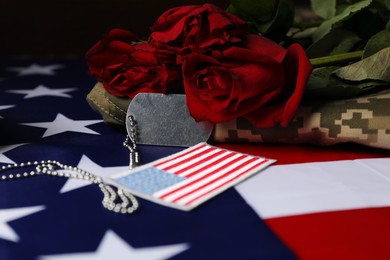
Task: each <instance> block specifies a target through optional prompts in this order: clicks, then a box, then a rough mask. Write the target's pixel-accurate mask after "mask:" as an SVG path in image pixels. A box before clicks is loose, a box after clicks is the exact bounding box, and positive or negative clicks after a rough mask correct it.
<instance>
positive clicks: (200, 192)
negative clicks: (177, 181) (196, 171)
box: [176, 159, 264, 205]
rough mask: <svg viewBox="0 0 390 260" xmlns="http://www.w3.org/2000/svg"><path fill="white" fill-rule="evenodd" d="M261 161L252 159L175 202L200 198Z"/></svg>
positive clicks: (180, 202)
mask: <svg viewBox="0 0 390 260" xmlns="http://www.w3.org/2000/svg"><path fill="white" fill-rule="evenodd" d="M262 161H264V159H259V160H256V161H253V162H251V163H249V164H248V165H245V166H244V167H242V168H240V169H239V170H237V171H234V172H233V173H231V174H229V175H227V176H226V177H224V178H222V179H220V180H218V181H216V182H214V183H211V184H210V185H207V186H206V187H204V188H202V189H200V190H198V191H196V192H194V193H191V194H189V195H188V196H185V197H183V198H182V199H180V200H178V201H177V202H176V203H177V204H180V205H184V204H186V203H187V202H189V201H191V200H193V199H194V198H197V197H199V198H198V199H197V200H199V199H202V197H200V196H201V195H204V194H206V193H207V192H209V191H211V190H213V189H215V188H216V187H218V186H220V185H221V184H223V183H225V182H229V181H231V180H233V179H234V178H236V177H237V176H238V175H240V174H242V173H244V172H246V171H248V170H249V169H250V168H251V167H253V166H255V165H256V164H258V163H260V162H262ZM225 185H226V184H225ZM192 190H193V189H192ZM197 200H195V201H193V202H192V203H196V201H197Z"/></svg>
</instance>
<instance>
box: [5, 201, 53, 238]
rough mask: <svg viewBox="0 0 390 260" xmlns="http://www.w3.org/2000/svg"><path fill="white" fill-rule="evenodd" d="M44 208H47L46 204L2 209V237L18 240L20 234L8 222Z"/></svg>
mask: <svg viewBox="0 0 390 260" xmlns="http://www.w3.org/2000/svg"><path fill="white" fill-rule="evenodd" d="M43 209H45V207H44V206H33V207H24V208H12V209H0V239H6V240H10V241H13V242H18V241H19V236H18V234H16V232H15V231H14V230H13V229H12V228H11V227H10V226H9V225H8V224H7V222H9V221H12V220H16V219H19V218H23V217H25V216H27V215H31V214H34V213H35V212H38V211H41V210H43Z"/></svg>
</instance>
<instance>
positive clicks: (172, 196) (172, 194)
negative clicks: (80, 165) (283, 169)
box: [114, 143, 275, 210]
mask: <svg viewBox="0 0 390 260" xmlns="http://www.w3.org/2000/svg"><path fill="white" fill-rule="evenodd" d="M274 162H275V160H272V159H267V158H262V157H257V156H252V155H248V154H242V153H239V152H234V151H230V150H226V149H222V148H219V147H215V146H211V145H209V144H207V143H200V144H198V145H195V146H192V147H190V148H188V149H186V150H183V151H181V152H179V153H176V154H174V155H171V156H168V157H165V158H163V159H160V160H157V161H154V162H152V163H149V164H146V165H144V166H141V167H138V168H136V169H133V170H131V171H129V172H126V173H124V174H121V175H119V176H116V177H114V180H115V181H116V182H117V183H119V184H120V185H121V186H122V187H124V188H126V189H128V190H130V192H133V193H134V194H136V195H138V196H140V197H143V198H145V199H149V200H152V201H155V202H157V203H160V204H164V205H168V206H171V207H175V208H179V209H183V210H190V209H192V208H194V207H196V206H198V205H199V204H201V203H202V202H204V201H206V200H208V199H210V198H211V197H213V196H215V195H217V194H219V193H221V192H222V191H224V190H226V189H227V188H229V187H231V186H233V185H235V184H236V183H238V182H240V181H242V180H244V179H245V178H247V177H249V176H251V175H253V174H255V173H257V172H259V171H261V170H263V169H264V168H266V167H267V166H269V165H270V164H272V163H274Z"/></svg>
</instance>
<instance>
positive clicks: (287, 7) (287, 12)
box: [256, 0, 295, 42]
mask: <svg viewBox="0 0 390 260" xmlns="http://www.w3.org/2000/svg"><path fill="white" fill-rule="evenodd" d="M294 14H295V8H294V5H293V4H292V2H291V1H290V0H280V1H279V5H278V7H277V9H276V13H275V16H274V18H273V19H272V21H269V22H266V23H257V24H256V25H257V29H258V31H259V32H260V33H262V34H264V35H265V36H267V37H268V38H271V39H272V40H274V41H276V42H280V41H281V40H282V39H283V38H284V37H285V36H286V34H287V31H288V30H289V29H290V28H291V25H292V24H293V21H294Z"/></svg>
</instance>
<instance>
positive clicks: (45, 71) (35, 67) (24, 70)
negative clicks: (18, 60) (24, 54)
mask: <svg viewBox="0 0 390 260" xmlns="http://www.w3.org/2000/svg"><path fill="white" fill-rule="evenodd" d="M63 67H64V65H61V64H53V65H46V66H43V65H39V64H35V63H34V64H31V65H30V66H27V67H9V68H8V70H10V71H15V72H17V73H18V76H28V75H49V76H51V75H55V74H56V73H55V72H54V70H57V69H62V68H63Z"/></svg>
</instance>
